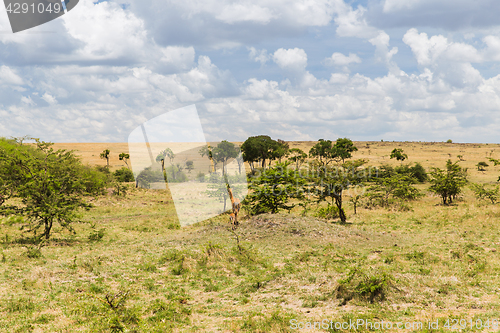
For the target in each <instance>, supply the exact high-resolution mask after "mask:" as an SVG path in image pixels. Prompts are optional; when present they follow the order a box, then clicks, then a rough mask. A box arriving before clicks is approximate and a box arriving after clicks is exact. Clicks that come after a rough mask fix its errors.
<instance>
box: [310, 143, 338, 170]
mask: <svg viewBox="0 0 500 333" xmlns="http://www.w3.org/2000/svg"><path fill="white" fill-rule="evenodd" d="M309 157H315V158H317V159H318V161H319V163H320V164H321V165H328V163H330V162H332V161H333V160H334V153H333V142H332V141H331V140H323V139H319V140H318V143H316V144H315V145H314V146H312V147H311V149H310V150H309Z"/></svg>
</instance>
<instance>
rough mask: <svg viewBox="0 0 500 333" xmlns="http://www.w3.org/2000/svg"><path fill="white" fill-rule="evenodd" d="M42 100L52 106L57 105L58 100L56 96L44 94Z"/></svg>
mask: <svg viewBox="0 0 500 333" xmlns="http://www.w3.org/2000/svg"><path fill="white" fill-rule="evenodd" d="M42 99H43V100H44V101H45V102H47V103H49V104H50V105H54V104H57V100H56V99H55V98H54V96H51V95H50V94H47V93H45V94H43V96H42Z"/></svg>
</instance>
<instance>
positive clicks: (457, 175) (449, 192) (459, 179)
mask: <svg viewBox="0 0 500 333" xmlns="http://www.w3.org/2000/svg"><path fill="white" fill-rule="evenodd" d="M457 163H458V162H455V163H452V162H451V160H448V161H447V162H446V170H442V169H439V168H433V171H432V172H431V177H432V179H431V183H432V185H431V187H430V188H429V190H430V191H431V192H434V193H436V194H438V195H440V196H441V199H442V200H443V204H444V205H449V204H451V203H452V200H455V199H456V198H457V197H458V195H459V194H460V193H462V188H463V187H464V186H465V184H466V183H467V169H463V168H461V167H460V166H459V165H458V164H457Z"/></svg>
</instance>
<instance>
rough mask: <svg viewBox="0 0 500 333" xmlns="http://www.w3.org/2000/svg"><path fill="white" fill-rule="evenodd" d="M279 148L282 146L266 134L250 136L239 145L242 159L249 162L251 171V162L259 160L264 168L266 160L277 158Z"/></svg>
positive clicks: (252, 167)
mask: <svg viewBox="0 0 500 333" xmlns="http://www.w3.org/2000/svg"><path fill="white" fill-rule="evenodd" d="M280 149H283V146H281V145H280V144H279V143H278V142H277V141H275V140H273V139H271V137H269V136H267V135H259V136H251V137H249V138H248V139H246V140H245V142H243V144H242V145H241V151H242V153H243V160H244V161H245V162H248V163H249V164H250V168H251V169H252V171H253V170H254V165H253V163H255V162H260V164H261V167H262V168H265V167H266V161H268V160H272V159H276V158H278V157H279V156H280V154H281V153H279V152H278V151H279V150H280Z"/></svg>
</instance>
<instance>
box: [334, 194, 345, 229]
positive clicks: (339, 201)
mask: <svg viewBox="0 0 500 333" xmlns="http://www.w3.org/2000/svg"><path fill="white" fill-rule="evenodd" d="M335 205H337V208H338V209H339V217H340V221H341V222H342V223H346V222H347V217H346V216H345V213H344V210H343V209H342V192H340V193H339V194H337V195H335Z"/></svg>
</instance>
